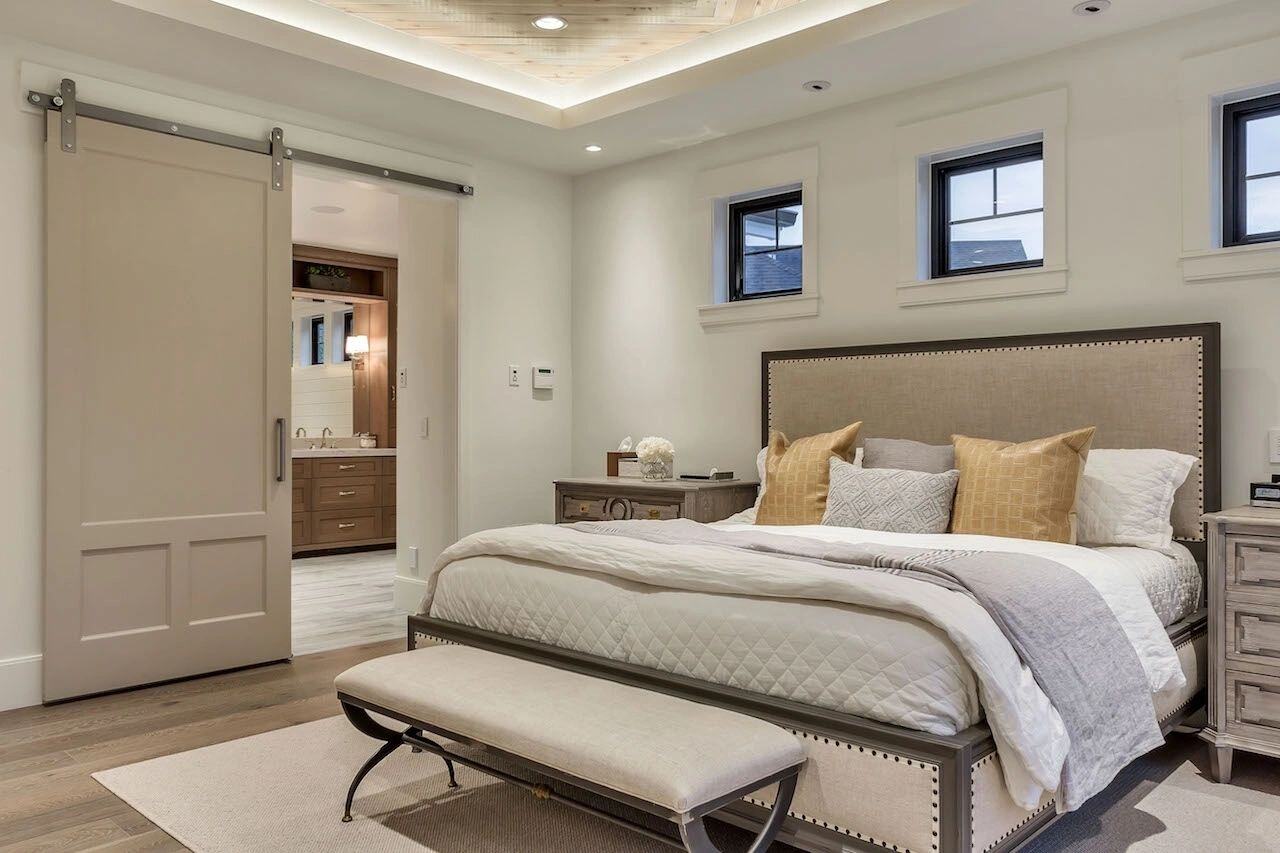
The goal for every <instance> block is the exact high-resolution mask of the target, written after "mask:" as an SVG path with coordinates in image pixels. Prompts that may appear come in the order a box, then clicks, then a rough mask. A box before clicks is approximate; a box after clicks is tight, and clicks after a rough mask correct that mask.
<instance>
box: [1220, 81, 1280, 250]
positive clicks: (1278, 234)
mask: <svg viewBox="0 0 1280 853" xmlns="http://www.w3.org/2000/svg"><path fill="white" fill-rule="evenodd" d="M1271 116H1280V94H1273V95H1263V96H1262V97H1260V98H1250V99H1247V100H1241V101H1233V102H1231V103H1227V104H1223V105H1222V245H1223V247H1224V248H1226V247H1231V246H1253V245H1257V244H1259V243H1273V242H1276V241H1280V230H1276V231H1266V232H1263V233H1261V234H1247V233H1246V232H1245V229H1246V228H1247V227H1248V210H1247V207H1246V204H1247V201H1248V194H1247V192H1246V188H1247V184H1248V182H1249V181H1251V180H1258V179H1259V178H1270V177H1277V176H1280V172H1266V173H1263V174H1262V175H1254V176H1252V177H1250V176H1246V175H1245V163H1246V159H1245V158H1246V153H1247V152H1246V150H1245V148H1246V144H1247V142H1248V134H1246V133H1244V132H1242V131H1243V128H1244V125H1245V122H1247V121H1250V120H1251V119H1255V118H1259V117H1263V118H1269V117H1271Z"/></svg>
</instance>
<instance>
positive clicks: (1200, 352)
mask: <svg viewBox="0 0 1280 853" xmlns="http://www.w3.org/2000/svg"><path fill="white" fill-rule="evenodd" d="M1183 341H1191V342H1193V343H1195V345H1196V400H1197V403H1198V405H1197V414H1196V457H1197V458H1198V459H1199V460H1200V464H1199V465H1197V466H1196V477H1197V480H1198V482H1197V484H1196V485H1197V489H1196V493H1197V495H1198V497H1199V503H1200V509H1201V511H1203V510H1204V508H1205V494H1204V492H1205V489H1204V339H1203V338H1201V337H1199V336H1194V335H1192V336H1180V337H1163V338H1135V339H1132V340H1117V341H1082V342H1079V343H1062V344H1028V345H1026V346H1014V347H974V348H972V349H955V350H936V351H932V352H930V351H923V352H886V353H868V354H866V355H831V356H816V357H808V358H788V359H776V360H774V361H770V362H769V389H768V390H769V394H768V398H769V402H768V418H769V424H771V425H772V423H773V369H774V366H775V365H778V364H816V363H819V362H825V361H866V360H869V359H890V358H919V357H928V356H934V357H939V358H941V357H945V356H952V355H964V354H971V353H991V352H1027V351H1034V350H1051V349H1078V348H1087V347H1116V346H1128V345H1130V344H1158V343H1178V342H1183ZM1204 539H1205V534H1204V532H1203V528H1201V531H1200V532H1199V533H1198V534H1197V535H1196V536H1193V537H1190V538H1188V539H1182V540H1179V541H1183V542H1203V541H1204Z"/></svg>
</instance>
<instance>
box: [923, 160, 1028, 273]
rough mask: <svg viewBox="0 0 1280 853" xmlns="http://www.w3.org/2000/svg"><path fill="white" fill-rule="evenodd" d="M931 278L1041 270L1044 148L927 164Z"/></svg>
mask: <svg viewBox="0 0 1280 853" xmlns="http://www.w3.org/2000/svg"><path fill="white" fill-rule="evenodd" d="M932 176H933V181H932V184H933V185H932V205H931V210H932V216H933V221H932V227H931V235H932V240H931V250H930V255H931V270H932V276H933V277H934V278H942V277H945V276H953V275H965V274H967V273H976V272H997V271H1000V270H1012V269H1023V268H1026V267H1042V266H1044V145H1043V143H1040V142H1036V143H1032V144H1030V145H1019V146H1018V147H1016V148H1005V149H1003V150H1000V151H988V152H985V153H983V154H975V155H973V156H970V157H962V158H960V159H956V160H946V161H942V162H939V163H934V164H933V172H932Z"/></svg>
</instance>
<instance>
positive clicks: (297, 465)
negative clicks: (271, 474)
mask: <svg viewBox="0 0 1280 853" xmlns="http://www.w3.org/2000/svg"><path fill="white" fill-rule="evenodd" d="M310 476H311V460H310V459H295V460H293V479H295V480H305V479H307V478H308V477H310Z"/></svg>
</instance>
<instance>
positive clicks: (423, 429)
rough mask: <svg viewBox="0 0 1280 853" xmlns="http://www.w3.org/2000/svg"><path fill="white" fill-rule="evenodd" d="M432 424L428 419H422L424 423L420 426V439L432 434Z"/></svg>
mask: <svg viewBox="0 0 1280 853" xmlns="http://www.w3.org/2000/svg"><path fill="white" fill-rule="evenodd" d="M430 427H431V423H430V421H428V420H427V419H426V418H423V419H422V423H421V424H419V425H418V438H426V437H427V436H428V435H430V434H431V429H430Z"/></svg>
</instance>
